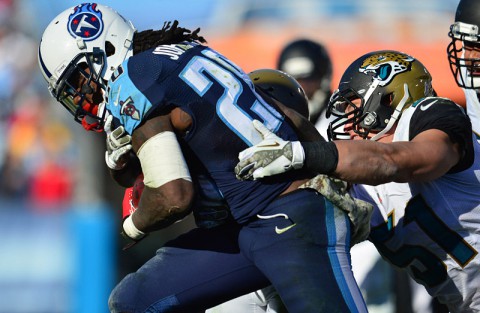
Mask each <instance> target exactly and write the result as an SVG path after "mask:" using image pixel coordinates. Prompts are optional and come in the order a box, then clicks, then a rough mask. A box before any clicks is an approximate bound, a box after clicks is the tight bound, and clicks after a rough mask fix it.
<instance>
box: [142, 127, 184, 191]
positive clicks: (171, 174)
mask: <svg viewBox="0 0 480 313" xmlns="http://www.w3.org/2000/svg"><path fill="white" fill-rule="evenodd" d="M137 155H138V158H139V159H140V163H141V165H142V171H143V175H144V179H143V182H144V184H145V186H148V187H150V188H157V187H160V186H162V185H164V184H166V183H168V182H170V181H172V180H175V179H185V180H188V181H192V178H191V177H190V172H189V171H188V166H187V163H186V162H185V158H184V156H183V154H182V150H181V148H180V144H179V143H178V140H177V136H176V135H175V133H173V132H171V131H166V132H162V133H159V134H157V135H155V136H153V137H152V138H149V139H148V140H147V141H145V142H144V143H143V145H142V146H141V147H140V149H138V152H137Z"/></svg>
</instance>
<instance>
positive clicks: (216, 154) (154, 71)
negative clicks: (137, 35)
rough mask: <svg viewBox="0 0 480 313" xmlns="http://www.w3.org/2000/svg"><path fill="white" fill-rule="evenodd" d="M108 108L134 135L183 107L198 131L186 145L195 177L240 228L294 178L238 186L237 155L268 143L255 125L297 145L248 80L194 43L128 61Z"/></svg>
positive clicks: (114, 83) (113, 86) (114, 85)
mask: <svg viewBox="0 0 480 313" xmlns="http://www.w3.org/2000/svg"><path fill="white" fill-rule="evenodd" d="M107 93H108V98H107V104H106V108H107V109H108V111H110V113H111V114H113V116H114V118H115V123H116V125H115V127H116V126H118V125H123V126H124V127H125V129H126V131H127V132H128V133H129V134H132V133H133V132H134V130H135V129H136V128H137V127H139V126H140V125H141V124H142V122H143V121H144V120H146V119H149V118H150V117H153V116H156V115H158V114H162V113H166V112H169V111H170V110H171V109H172V108H174V107H179V108H181V109H182V110H184V111H185V112H187V113H189V114H190V116H191V117H192V119H193V125H192V127H191V129H190V130H189V131H188V134H187V135H186V136H185V138H180V139H179V141H180V143H181V145H182V148H183V152H184V155H185V158H186V160H187V163H188V165H189V169H190V172H191V174H192V177H193V178H194V179H195V176H196V175H205V174H206V175H209V176H210V177H211V178H212V179H213V181H214V182H215V184H216V186H217V187H218V190H219V193H220V194H221V195H222V196H223V197H224V199H225V200H226V202H227V203H228V205H229V207H230V209H231V211H232V215H233V216H234V218H235V219H236V220H237V221H239V222H245V221H247V220H248V219H249V218H250V217H252V216H255V214H256V213H258V212H260V211H261V210H262V209H263V208H264V207H265V206H266V205H267V204H268V203H270V202H271V201H272V200H273V199H275V198H276V197H277V196H278V195H279V194H280V193H281V192H282V191H283V190H285V189H286V188H287V187H288V185H289V183H290V182H291V181H292V179H293V178H292V177H294V175H299V174H298V173H293V174H292V173H290V174H289V175H284V176H283V177H282V176H280V177H275V178H271V179H268V180H263V181H262V182H259V181H239V180H237V179H236V177H235V174H234V171H233V169H234V167H235V165H236V164H237V162H238V153H239V152H240V151H242V150H244V149H246V148H247V147H249V146H252V145H254V144H256V143H258V142H260V141H261V140H262V138H261V136H260V134H259V133H258V132H257V131H256V130H255V128H254V127H253V125H252V120H253V119H258V120H260V121H263V123H264V124H265V125H266V126H267V127H268V128H269V129H271V130H273V131H274V132H275V133H277V134H278V135H279V136H280V137H282V138H284V139H286V140H296V139H297V136H296V134H295V132H294V130H293V128H292V127H291V126H290V125H289V124H288V123H287V122H286V121H285V119H284V116H283V115H282V114H280V113H279V111H278V110H277V109H275V108H274V107H272V106H271V105H269V104H268V103H266V102H265V101H264V100H263V99H262V98H261V97H260V96H259V95H258V94H257V93H255V91H254V87H253V83H252V82H251V81H250V79H249V78H248V75H247V74H246V73H245V72H243V71H242V70H241V69H239V68H238V67H237V66H235V65H234V64H232V62H230V61H229V60H228V59H226V58H225V57H224V56H222V55H220V54H219V53H218V52H216V51H214V50H212V49H210V48H208V47H205V46H202V45H199V44H195V43H189V42H183V43H181V44H175V45H162V46H158V47H157V48H155V49H151V50H147V51H144V52H142V53H140V54H137V55H135V56H133V57H131V58H129V59H127V60H126V61H125V62H124V63H123V64H122V65H121V66H120V67H119V68H118V70H117V71H116V73H114V75H113V76H112V79H111V80H110V81H109V84H108V90H107Z"/></svg>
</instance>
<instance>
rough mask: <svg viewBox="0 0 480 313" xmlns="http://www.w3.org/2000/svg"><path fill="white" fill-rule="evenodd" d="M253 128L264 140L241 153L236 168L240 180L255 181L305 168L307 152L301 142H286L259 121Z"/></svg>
mask: <svg viewBox="0 0 480 313" xmlns="http://www.w3.org/2000/svg"><path fill="white" fill-rule="evenodd" d="M253 126H254V127H255V129H256V130H257V131H258V132H259V133H260V134H261V135H262V137H263V140H262V141H261V142H259V143H258V144H256V145H254V146H252V147H250V148H248V149H245V150H243V151H242V152H240V153H239V155H238V159H239V160H240V162H239V163H238V164H237V166H236V167H235V174H236V176H237V178H238V179H251V178H253V179H254V180H255V179H258V178H262V177H265V176H272V175H276V174H281V173H285V172H287V171H289V170H291V169H299V168H302V167H303V162H304V160H305V152H304V151H303V147H302V144H301V143H300V142H299V141H285V140H283V139H282V138H280V137H278V136H277V135H275V134H274V133H273V132H271V131H270V130H269V129H268V128H267V127H265V126H264V125H263V124H262V123H261V122H260V121H257V120H254V121H253Z"/></svg>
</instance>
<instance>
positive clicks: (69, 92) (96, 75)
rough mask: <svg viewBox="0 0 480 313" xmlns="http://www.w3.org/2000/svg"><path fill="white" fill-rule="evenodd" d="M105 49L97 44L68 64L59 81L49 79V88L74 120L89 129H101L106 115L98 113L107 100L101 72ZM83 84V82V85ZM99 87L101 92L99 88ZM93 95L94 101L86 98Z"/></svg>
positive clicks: (103, 64)
mask: <svg viewBox="0 0 480 313" xmlns="http://www.w3.org/2000/svg"><path fill="white" fill-rule="evenodd" d="M104 58H105V56H104V53H103V51H101V50H100V49H98V48H94V49H93V52H87V53H81V54H79V55H77V56H76V57H75V58H74V59H73V60H72V62H71V63H70V64H69V65H68V66H67V68H66V69H65V71H64V72H63V74H62V75H61V76H60V77H59V79H58V81H57V82H53V83H50V86H49V89H50V91H51V93H52V95H53V96H54V97H55V99H56V100H57V101H59V102H60V103H61V104H62V105H63V106H64V107H65V108H66V109H67V111H68V112H70V113H71V114H72V115H73V117H74V119H75V121H76V122H78V123H80V124H82V126H83V127H84V128H85V129H86V130H94V131H102V129H103V116H98V115H97V114H98V106H99V104H100V103H101V102H103V101H104V99H103V97H102V96H101V95H103V94H104V93H105V88H106V83H105V81H104V79H103V78H102V76H101V73H102V72H103V68H104V66H105V61H104ZM80 84H81V86H80ZM98 89H100V90H101V92H97V90H98ZM87 95H92V96H90V98H91V99H92V102H90V101H88V100H87Z"/></svg>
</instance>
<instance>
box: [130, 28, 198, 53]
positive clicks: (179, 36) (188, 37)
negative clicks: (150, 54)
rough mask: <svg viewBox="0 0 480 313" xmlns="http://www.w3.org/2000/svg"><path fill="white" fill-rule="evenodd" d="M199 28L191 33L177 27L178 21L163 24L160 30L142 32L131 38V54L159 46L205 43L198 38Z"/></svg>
mask: <svg viewBox="0 0 480 313" xmlns="http://www.w3.org/2000/svg"><path fill="white" fill-rule="evenodd" d="M199 32H200V28H197V29H195V30H194V31H191V30H189V29H186V28H183V27H178V21H177V20H175V21H173V23H172V22H165V23H164V24H163V27H162V29H160V30H153V29H149V30H144V31H141V32H139V33H135V34H134V36H133V54H137V53H139V52H142V51H145V50H148V49H150V48H154V47H157V46H159V45H169V44H175V43H180V42H182V41H194V42H198V43H206V42H207V41H206V40H205V38H203V37H202V36H199V35H198V33H199Z"/></svg>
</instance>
